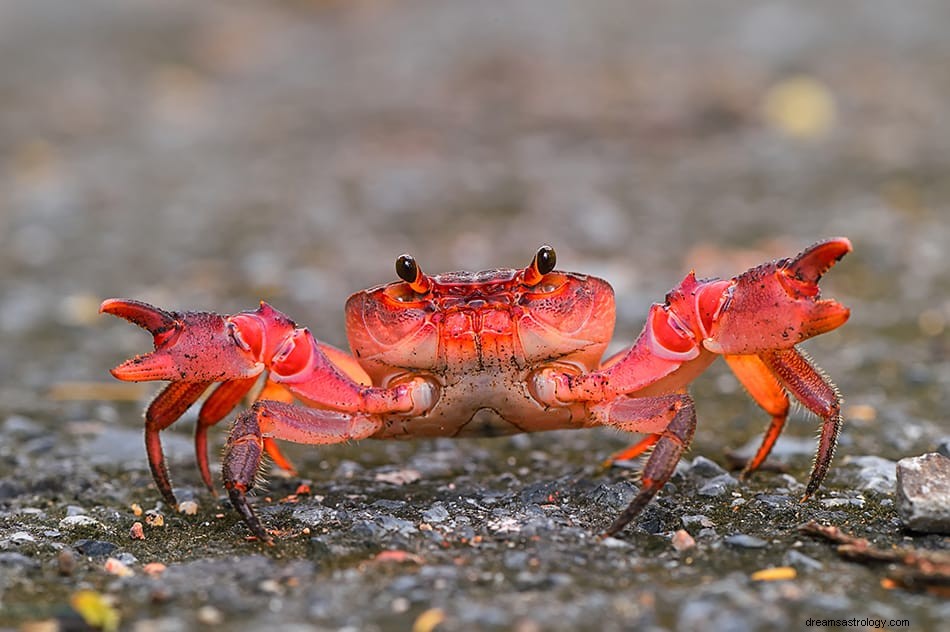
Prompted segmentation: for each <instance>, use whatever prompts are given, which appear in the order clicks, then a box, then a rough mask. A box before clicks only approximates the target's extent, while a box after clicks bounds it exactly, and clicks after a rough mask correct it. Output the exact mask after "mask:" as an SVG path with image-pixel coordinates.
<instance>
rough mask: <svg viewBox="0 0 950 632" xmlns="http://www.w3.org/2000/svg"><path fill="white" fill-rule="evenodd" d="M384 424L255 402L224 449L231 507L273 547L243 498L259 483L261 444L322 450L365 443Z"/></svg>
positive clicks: (373, 419)
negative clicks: (269, 441) (347, 443)
mask: <svg viewBox="0 0 950 632" xmlns="http://www.w3.org/2000/svg"><path fill="white" fill-rule="evenodd" d="M382 424H383V422H382V420H381V419H380V418H379V417H378V416H375V415H362V414H351V413H343V412H337V411H333V410H325V409H319V408H303V407H300V406H295V405H293V404H287V403H285V402H277V401H271V400H260V401H258V402H256V403H255V404H254V405H253V406H252V407H251V408H249V409H248V410H246V411H244V412H243V413H241V414H240V415H239V416H238V418H237V420H236V421H235V422H234V427H233V428H232V430H231V434H230V436H229V437H228V442H227V445H226V446H225V449H224V464H223V469H222V475H223V477H224V486H225V488H226V489H227V490H228V496H229V497H230V499H231V504H232V505H234V508H235V509H236V510H237V511H238V513H239V514H241V517H242V518H244V522H245V523H246V524H247V526H248V528H249V529H250V530H251V532H252V533H253V534H254V535H255V536H257V538H258V539H259V540H261V541H262V542H265V543H267V544H273V539H272V538H271V536H270V535H269V534H268V533H267V531H266V530H265V529H264V526H263V525H262V524H261V521H260V519H259V518H258V517H257V515H256V514H255V513H254V510H253V509H252V508H251V506H250V505H249V504H248V502H247V496H246V494H247V492H248V491H249V490H251V489H252V488H253V487H254V483H255V480H256V479H257V474H258V472H259V470H260V466H261V459H262V457H263V452H264V441H265V439H266V438H273V439H283V440H287V441H295V442H297V443H309V444H320V445H325V444H331V443H343V442H344V441H350V440H356V439H365V438H367V437H369V436H371V435H373V434H374V433H375V432H376V431H377V430H379V429H380V428H381V427H382Z"/></svg>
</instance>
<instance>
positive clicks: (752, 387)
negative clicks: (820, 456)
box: [724, 355, 789, 478]
mask: <svg viewBox="0 0 950 632" xmlns="http://www.w3.org/2000/svg"><path fill="white" fill-rule="evenodd" d="M724 359H725V360H726V363H727V364H728V365H729V368H730V369H732V372H733V373H734V374H735V376H736V377H737V378H738V379H739V382H741V383H742V385H743V386H744V387H745V389H746V390H747V391H748V392H749V395H750V396H751V397H752V399H754V400H755V402H756V403H757V404H758V405H759V406H760V407H762V409H763V410H764V411H765V412H767V413H768V414H770V415H771V416H772V422H771V423H770V424H769V427H768V429H767V430H766V431H765V436H763V437H762V444H761V445H760V446H759V449H758V450H757V451H756V453H755V455H754V456H753V457H752V458H751V459H749V462H748V463H746V466H745V467H744V468H743V469H742V474H741V475H740V476H741V477H743V478H744V477H746V476H748V475H749V474H751V473H752V472H754V471H755V470H757V469H759V467H760V466H761V465H762V464H763V463H764V462H765V459H766V458H768V456H769V453H770V452H771V451H772V447H773V446H774V445H775V442H776V441H777V440H778V438H779V435H780V434H782V429H783V428H784V427H785V422H786V420H787V419H788V408H789V404H788V395H787V394H786V393H785V389H784V388H782V385H781V384H779V382H778V381H777V380H776V377H775V374H774V373H772V371H771V370H770V369H769V368H768V367H767V366H766V365H765V364H764V363H763V362H762V360H761V359H759V357H758V356H754V355H727V356H724Z"/></svg>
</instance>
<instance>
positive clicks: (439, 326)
mask: <svg viewBox="0 0 950 632" xmlns="http://www.w3.org/2000/svg"><path fill="white" fill-rule="evenodd" d="M850 251H851V243H850V242H849V241H848V240H847V239H846V238H834V239H828V240H826V241H822V242H819V243H817V244H815V245H813V246H811V247H809V248H807V249H806V250H804V251H803V252H801V253H800V254H799V255H797V256H796V257H793V258H788V259H782V260H777V261H772V262H769V263H765V264H762V265H759V266H757V267H754V268H752V269H750V270H748V271H746V272H743V273H742V274H739V275H738V276H735V277H733V278H731V279H717V278H713V279H704V280H699V279H697V278H696V275H695V273H694V272H690V273H689V274H688V275H686V278H685V279H684V280H683V281H682V282H681V283H680V284H679V285H678V286H677V287H676V288H674V289H673V290H672V291H670V292H669V294H667V295H666V300H665V301H664V302H663V303H655V304H653V306H652V307H651V308H650V311H649V314H648V316H647V321H646V325H645V326H644V328H643V330H642V332H641V333H640V335H639V337H638V338H637V339H636V341H635V342H634V344H633V345H632V346H631V347H629V348H627V349H625V350H623V351H620V352H619V353H617V354H615V355H613V356H611V357H610V358H608V359H606V360H604V361H602V359H601V358H602V356H603V354H604V352H605V350H606V348H607V346H608V343H609V342H610V338H611V335H612V333H613V328H614V322H615V309H614V293H613V289H612V288H611V286H610V285H609V284H608V283H607V282H606V281H604V280H602V279H599V278H597V277H593V276H590V275H586V274H579V273H575V272H564V271H560V270H557V269H556V268H555V263H556V256H555V251H554V250H553V249H552V248H551V247H550V246H547V245H545V246H542V247H541V248H540V249H539V250H538V251H537V253H536V254H535V255H534V257H533V259H532V260H531V263H530V264H529V265H528V266H527V267H525V268H523V269H509V268H500V269H494V270H484V271H481V272H450V273H445V274H438V275H431V276H430V275H427V274H425V273H424V272H423V271H422V269H421V268H420V267H419V265H418V263H417V262H416V260H415V259H414V258H413V257H412V256H410V255H407V254H404V255H401V256H400V257H398V258H397V259H396V272H397V275H398V276H399V279H400V280H398V281H395V282H391V283H388V284H385V285H380V286H377V287H373V288H371V289H368V290H363V291H360V292H357V293H356V294H353V295H352V296H351V297H350V298H349V299H348V300H347V303H346V330H347V337H348V339H349V344H350V348H351V349H352V354H348V353H345V352H344V351H341V350H340V349H337V348H335V347H332V346H330V345H328V344H326V343H324V342H321V341H319V340H317V339H315V338H314V337H313V335H312V334H311V333H310V331H309V330H308V329H306V328H301V327H298V326H297V325H296V324H295V323H294V321H293V320H291V319H290V318H289V317H287V316H285V315H284V314H282V313H281V312H279V311H277V310H276V309H274V308H273V307H271V306H270V305H268V304H267V303H264V302H261V304H260V307H258V308H257V309H256V310H253V311H244V312H240V313H237V314H233V315H220V314H216V313H213V312H170V311H165V310H162V309H159V308H157V307H153V306H151V305H149V304H147V303H143V302H140V301H136V300H129V299H109V300H106V301H105V302H103V303H102V305H101V307H100V311H101V312H103V313H108V314H113V315H115V316H119V317H121V318H124V319H126V320H128V321H130V322H132V323H134V324H136V325H139V326H140V327H142V328H144V329H147V330H148V331H149V332H150V333H151V334H152V336H153V337H154V345H155V350H154V351H153V352H150V353H146V354H143V355H139V356H136V357H134V358H132V359H130V360H127V361H125V362H124V363H122V364H120V365H119V366H117V367H115V368H114V369H112V374H113V375H114V376H115V377H116V378H118V379H120V380H124V381H130V382H139V381H148V380H167V381H169V382H170V384H168V385H167V386H166V387H165V388H164V390H162V391H161V392H160V393H159V394H158V395H157V396H156V397H155V399H154V400H153V401H152V403H151V404H150V405H149V407H148V409H147V411H146V413H145V444H146V451H147V454H148V461H149V465H150V467H151V471H152V475H153V478H154V480H155V484H156V486H157V488H158V490H159V491H160V493H161V495H162V497H163V498H164V500H165V501H166V502H167V503H168V504H170V505H171V506H176V505H177V500H176V498H175V495H174V493H173V491H172V485H171V482H170V480H169V475H168V471H167V468H166V465H165V458H164V455H163V452H162V445H161V440H160V432H161V431H162V430H164V429H165V428H167V427H169V426H170V425H171V424H173V423H174V422H175V421H176V420H178V419H179V418H180V417H181V416H182V415H183V414H184V412H185V411H186V410H187V409H188V408H189V407H190V406H191V405H192V404H194V403H195V402H197V401H198V399H199V398H200V397H201V396H202V394H204V393H205V391H207V390H209V389H210V388H211V387H212V386H215V385H216V388H215V389H214V390H212V391H211V393H210V395H208V396H207V398H206V399H205V400H204V402H203V404H202V406H201V408H200V411H199V413H198V420H197V424H196V431H195V451H196V458H197V462H198V467H199V470H200V473H201V477H202V480H203V481H204V483H205V484H206V485H207V487H208V488H209V489H210V490H211V491H212V493H214V485H213V483H212V477H211V473H210V468H209V465H208V456H207V446H208V431H209V429H210V428H211V427H212V426H214V425H215V424H216V423H218V422H219V421H221V420H222V419H224V418H225V417H226V416H227V415H228V414H229V413H230V412H231V411H232V410H233V409H234V408H235V407H237V406H238V405H239V404H240V403H241V402H242V401H243V400H245V399H246V398H247V397H248V395H249V394H251V393H255V394H256V395H255V396H254V397H253V399H254V401H253V404H251V405H250V406H249V407H247V408H245V409H244V410H242V411H241V412H240V413H239V414H238V415H237V417H236V419H235V421H234V423H233V425H232V427H231V431H230V434H229V435H228V438H227V442H226V445H225V449H224V457H223V465H222V478H223V483H224V488H225V489H226V490H227V493H228V496H229V498H230V501H231V504H232V505H233V506H234V508H235V509H236V510H237V512H238V513H239V514H240V515H241V517H242V518H243V520H244V522H245V523H246V525H247V527H248V529H249V530H250V532H251V533H252V534H253V536H256V537H257V538H258V539H259V540H261V541H263V542H266V543H273V539H272V537H271V535H270V534H269V533H268V531H267V530H266V529H265V528H264V525H263V524H262V522H261V521H260V519H259V518H258V516H257V515H256V514H255V512H254V510H253V508H252V506H251V505H250V504H249V502H248V497H247V493H248V492H249V491H250V490H251V489H252V488H253V487H254V484H255V480H256V479H257V475H258V472H259V470H260V469H261V463H262V458H263V457H264V455H265V453H266V454H267V455H269V456H270V457H271V458H272V460H273V461H274V462H275V464H276V465H277V466H279V467H281V468H284V469H285V470H288V471H290V472H294V468H293V466H292V464H291V463H290V462H289V461H288V460H287V459H286V458H285V457H284V456H283V455H282V454H281V452H280V449H279V447H278V444H277V443H276V441H277V440H282V441H292V442H298V443H306V444H320V445H323V444H334V443H341V442H345V441H350V440H358V439H367V438H374V439H411V438H418V437H467V436H496V435H508V434H513V433H521V432H537V431H541V430H556V429H568V428H590V427H595V426H606V427H610V428H616V429H619V430H622V431H625V432H630V433H643V434H645V435H646V436H645V437H644V438H642V439H641V440H640V441H639V442H638V443H636V444H635V445H633V446H632V447H631V448H629V449H627V450H624V451H622V452H620V453H617V454H616V455H614V457H613V459H630V458H633V457H636V456H638V455H641V454H644V453H646V452H648V451H649V458H648V459H647V460H646V463H645V465H644V467H643V472H642V478H641V481H640V483H641V484H640V488H639V491H638V493H637V494H636V496H635V497H634V498H633V500H632V501H631V502H630V504H629V506H628V507H627V508H626V509H625V510H624V511H623V512H621V513H620V514H619V515H618V516H617V517H616V519H615V520H614V521H613V523H612V524H610V525H609V526H608V527H607V528H606V530H605V531H604V534H605V535H615V534H617V533H619V532H620V531H621V530H622V529H623V528H624V527H625V526H626V525H627V524H629V523H630V522H631V521H632V520H633V519H634V518H636V517H637V515H638V514H639V513H640V512H641V511H642V510H643V508H644V507H645V506H646V505H647V504H648V503H649V502H650V501H651V500H652V499H653V498H654V497H655V496H656V495H657V493H658V492H659V491H660V489H661V488H662V487H663V485H664V484H665V483H666V482H667V481H668V480H669V478H670V476H671V475H672V474H673V471H674V469H675V467H676V464H677V462H678V461H679V460H680V457H681V455H682V454H683V452H684V451H685V450H686V449H687V448H688V447H689V445H690V442H691V440H692V438H693V433H694V431H695V429H696V412H695V407H694V404H693V400H692V398H691V397H690V395H689V393H688V392H687V386H688V384H689V383H690V382H691V381H692V380H693V379H695V378H696V377H697V376H698V375H699V374H700V373H702V372H703V371H704V370H705V369H706V368H707V367H708V366H709V365H710V364H711V363H712V362H713V361H714V360H715V359H716V358H717V357H718V356H722V357H723V358H724V360H725V361H726V363H727V364H728V366H729V367H730V368H731V369H732V371H733V373H735V375H736V377H737V378H738V380H739V382H741V383H742V385H743V386H744V387H745V389H746V390H747V391H748V392H749V394H750V395H751V396H752V398H753V399H754V400H755V401H756V402H757V403H758V405H759V406H760V407H761V408H762V409H764V411H765V412H766V413H767V414H768V415H770V416H771V423H770V424H769V426H768V429H767V431H766V432H765V435H764V437H763V439H762V442H761V445H760V446H759V448H758V450H757V451H756V453H755V454H754V456H752V458H751V459H750V460H749V461H748V463H747V464H746V466H745V469H744V470H743V475H746V474H750V473H751V472H753V471H755V470H756V469H757V468H759V467H760V466H761V465H762V463H763V462H764V461H765V460H766V457H767V456H768V455H769V452H770V451H771V449H772V447H773V446H774V445H775V442H776V440H777V439H778V437H779V435H780V433H781V432H782V429H783V427H784V426H785V422H786V419H787V417H788V413H789V396H792V397H794V398H795V399H797V400H798V401H799V402H801V403H802V404H803V405H804V406H805V408H807V409H808V410H810V411H812V412H813V413H815V414H816V415H817V416H818V417H819V418H820V419H821V433H820V438H819V440H818V448H817V453H816V456H815V460H814V464H813V466H812V470H811V475H810V478H809V480H808V484H807V486H806V488H805V493H804V497H803V498H802V500H803V501H804V500H806V499H807V498H808V497H810V496H812V495H813V494H814V493H815V492H816V490H818V488H819V487H820V485H821V483H822V481H823V479H824V478H825V475H826V473H827V472H828V468H829V465H830V463H831V460H832V457H833V455H834V450H835V445H836V443H837V438H838V434H839V432H840V430H841V426H842V416H841V396H840V394H839V392H838V390H837V388H836V387H835V386H834V384H832V382H831V381H830V380H829V379H828V378H827V377H826V376H825V374H824V373H823V372H822V371H821V370H820V369H819V368H817V367H816V366H815V365H814V364H813V363H812V362H811V361H810V360H809V358H808V357H807V356H806V355H805V354H804V353H803V352H802V351H801V350H800V349H798V347H797V345H798V344H799V343H801V342H802V341H804V340H806V339H808V338H811V337H812V336H816V335H819V334H822V333H825V332H828V331H831V330H833V329H835V328H837V327H839V326H840V325H842V324H843V323H844V322H845V321H846V320H847V319H848V316H849V313H850V312H849V310H848V308H846V307H844V306H843V305H841V304H840V303H838V302H837V301H835V300H833V299H823V298H821V295H820V291H819V288H818V281H819V279H820V278H821V276H822V275H823V274H824V273H825V272H826V271H827V270H828V269H829V268H831V266H832V265H834V264H835V263H836V262H837V261H838V260H840V259H841V258H842V257H843V256H844V255H845V254H847V253H848V252H850ZM255 385H258V388H257V390H254V389H255Z"/></svg>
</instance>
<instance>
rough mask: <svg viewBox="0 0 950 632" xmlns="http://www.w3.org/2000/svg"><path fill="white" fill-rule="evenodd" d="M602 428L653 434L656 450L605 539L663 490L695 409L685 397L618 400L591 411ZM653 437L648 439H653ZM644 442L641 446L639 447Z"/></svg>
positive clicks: (687, 438) (684, 444) (693, 428)
mask: <svg viewBox="0 0 950 632" xmlns="http://www.w3.org/2000/svg"><path fill="white" fill-rule="evenodd" d="M593 412H594V415H595V417H596V418H598V420H599V421H601V422H602V423H603V424H604V425H607V426H613V427H615V428H619V429H620V430H626V431H633V432H653V433H655V434H654V435H653V436H655V437H656V439H655V446H654V448H653V452H652V453H651V454H650V458H649V459H647V462H646V465H645V466H644V468H643V476H642V478H641V484H640V491H639V492H638V493H637V495H636V496H635V497H634V499H633V501H631V503H630V504H629V505H628V506H627V508H626V509H624V510H623V512H621V514H620V515H619V516H617V518H616V520H614V522H613V524H611V525H610V527H608V528H607V530H606V531H605V532H604V535H606V536H611V535H615V534H616V533H618V532H620V530H621V529H623V528H624V527H625V526H627V524H628V523H629V522H630V521H631V520H633V519H634V518H635V517H636V516H637V515H638V514H639V513H640V512H641V511H642V510H643V508H644V507H646V506H647V505H648V504H649V503H650V501H651V500H653V497H654V496H656V495H657V493H658V492H659V491H660V490H661V489H662V488H663V486H664V485H665V484H666V482H667V481H668V480H670V476H672V475H673V471H674V470H675V469H676V464H677V463H679V460H680V457H681V456H682V454H683V452H684V451H685V450H686V448H688V447H689V444H690V442H691V441H692V440H693V433H694V432H695V431H696V409H695V407H694V406H693V400H692V398H690V396H689V395H687V394H685V393H678V394H672V395H662V396H659V397H625V396H623V397H620V398H617V400H615V401H613V402H610V403H608V404H601V405H598V406H596V407H595V408H594V411H593ZM652 438H653V437H648V439H652ZM644 442H645V441H642V442H641V445H642V444H643V443H644Z"/></svg>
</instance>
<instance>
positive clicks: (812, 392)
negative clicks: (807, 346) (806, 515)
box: [761, 348, 843, 501]
mask: <svg viewBox="0 0 950 632" xmlns="http://www.w3.org/2000/svg"><path fill="white" fill-rule="evenodd" d="M761 357H762V361H763V362H764V363H765V364H766V366H768V367H769V369H771V371H772V372H773V373H774V374H775V375H776V376H777V377H778V379H779V380H781V381H782V384H783V385H784V386H785V388H787V389H788V390H789V391H790V392H791V393H792V394H793V395H795V398H796V399H798V401H800V402H801V403H802V404H804V405H805V407H806V408H807V409H808V410H810V411H812V412H813V413H815V414H816V415H818V416H819V417H821V420H822V424H821V436H820V438H819V439H818V450H817V452H816V453H815V464H814V466H813V467H812V471H811V476H810V477H809V479H808V485H807V486H806V487H805V494H804V496H803V497H802V501H805V500H807V499H808V498H809V497H810V496H811V495H812V494H814V493H815V492H816V491H818V487H820V486H821V481H823V480H824V478H825V475H826V474H827V473H828V467H829V466H830V465H831V459H832V458H833V457H834V454H835V446H836V445H837V444H838V434H839V433H840V432H841V425H842V423H843V420H842V417H841V393H840V392H839V391H838V388H837V387H836V386H835V385H834V384H832V383H831V381H830V380H828V378H826V377H825V376H824V375H823V374H822V372H821V371H820V370H819V369H818V368H817V367H815V365H813V364H812V363H811V362H810V361H809V360H808V358H807V357H806V356H805V355H804V354H803V353H801V352H800V351H798V350H797V349H794V348H792V349H786V350H784V351H772V352H769V353H763V354H762V356H761Z"/></svg>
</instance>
